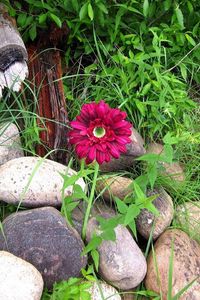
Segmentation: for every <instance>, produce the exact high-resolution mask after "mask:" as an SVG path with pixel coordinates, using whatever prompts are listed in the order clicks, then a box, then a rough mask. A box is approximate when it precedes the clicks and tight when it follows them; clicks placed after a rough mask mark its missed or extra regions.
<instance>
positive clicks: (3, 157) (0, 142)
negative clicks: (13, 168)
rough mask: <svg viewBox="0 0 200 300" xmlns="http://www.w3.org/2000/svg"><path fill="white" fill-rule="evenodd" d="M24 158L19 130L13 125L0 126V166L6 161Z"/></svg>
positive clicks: (4, 124)
mask: <svg viewBox="0 0 200 300" xmlns="http://www.w3.org/2000/svg"><path fill="white" fill-rule="evenodd" d="M21 156H24V152H23V150H22V146H21V141H20V135H19V130H18V128H17V126H16V125H15V124H13V123H3V124H1V125H0V165H2V164H5V163H6V162H7V161H9V160H11V159H14V158H17V157H21Z"/></svg>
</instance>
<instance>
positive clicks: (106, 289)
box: [88, 281, 121, 300]
mask: <svg viewBox="0 0 200 300" xmlns="http://www.w3.org/2000/svg"><path fill="white" fill-rule="evenodd" d="M88 291H89V293H90V295H91V300H102V295H103V297H104V299H109V300H121V297H120V295H119V293H118V291H117V290H116V289H115V288H114V287H113V286H111V285H109V284H107V283H105V282H103V281H98V283H97V282H94V283H93V284H92V286H91V287H90V289H89V290H88Z"/></svg>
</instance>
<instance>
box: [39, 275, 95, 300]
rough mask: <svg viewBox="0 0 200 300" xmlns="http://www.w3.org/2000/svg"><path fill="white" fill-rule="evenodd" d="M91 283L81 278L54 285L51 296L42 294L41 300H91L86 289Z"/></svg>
mask: <svg viewBox="0 0 200 300" xmlns="http://www.w3.org/2000/svg"><path fill="white" fill-rule="evenodd" d="M90 287H91V282H88V281H86V280H83V278H70V279H69V280H68V281H62V282H59V283H55V284H54V286H53V291H52V294H49V293H48V291H46V292H44V293H43V297H42V300H91V295H90V293H89V292H88V289H89V288H90Z"/></svg>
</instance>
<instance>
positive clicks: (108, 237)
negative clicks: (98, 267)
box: [101, 224, 118, 242]
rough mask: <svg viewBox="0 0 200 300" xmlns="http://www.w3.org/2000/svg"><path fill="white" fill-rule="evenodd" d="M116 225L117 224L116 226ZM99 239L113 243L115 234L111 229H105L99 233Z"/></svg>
mask: <svg viewBox="0 0 200 300" xmlns="http://www.w3.org/2000/svg"><path fill="white" fill-rule="evenodd" d="M117 225H118V224H117ZM101 238H102V239H103V240H105V241H113V242H114V241H115V240H116V234H115V231H114V229H113V228H111V229H107V230H105V231H103V232H102V233H101Z"/></svg>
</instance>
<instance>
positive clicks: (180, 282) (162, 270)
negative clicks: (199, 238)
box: [145, 229, 200, 300]
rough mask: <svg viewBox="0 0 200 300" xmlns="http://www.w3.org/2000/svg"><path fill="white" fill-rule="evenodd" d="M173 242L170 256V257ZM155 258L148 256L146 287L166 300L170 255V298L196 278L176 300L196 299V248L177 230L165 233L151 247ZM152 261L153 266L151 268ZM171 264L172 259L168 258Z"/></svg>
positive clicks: (199, 269)
mask: <svg viewBox="0 0 200 300" xmlns="http://www.w3.org/2000/svg"><path fill="white" fill-rule="evenodd" d="M172 243H173V254H172V250H171V249H172ZM154 252H155V258H154V255H153V253H152V252H151V253H150V254H149V257H148V267H147V270H148V271H147V276H146V279H145V285H146V288H147V289H149V290H153V291H155V292H157V293H158V294H160V291H161V292H162V297H163V298H162V299H163V300H167V299H168V297H167V293H168V286H169V279H168V276H169V269H170V258H172V255H173V275H172V296H175V295H176V294H177V293H178V292H179V291H181V290H182V289H183V288H184V287H186V286H187V285H188V284H189V283H191V282H192V281H193V280H194V279H196V278H197V279H198V280H197V281H196V282H195V283H194V284H193V285H192V286H191V287H190V288H188V289H187V290H186V291H185V292H184V294H183V295H181V296H180V297H179V298H178V299H179V300H188V299H191V300H199V299H200V246H199V244H198V243H197V242H196V241H194V240H192V239H190V238H189V236H188V235H187V234H186V233H184V232H183V231H181V230H178V229H170V230H166V231H165V232H164V233H163V234H162V235H161V236H160V237H159V238H158V240H157V241H156V243H155V245H154ZM155 260H156V265H155ZM171 261H172V259H171Z"/></svg>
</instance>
